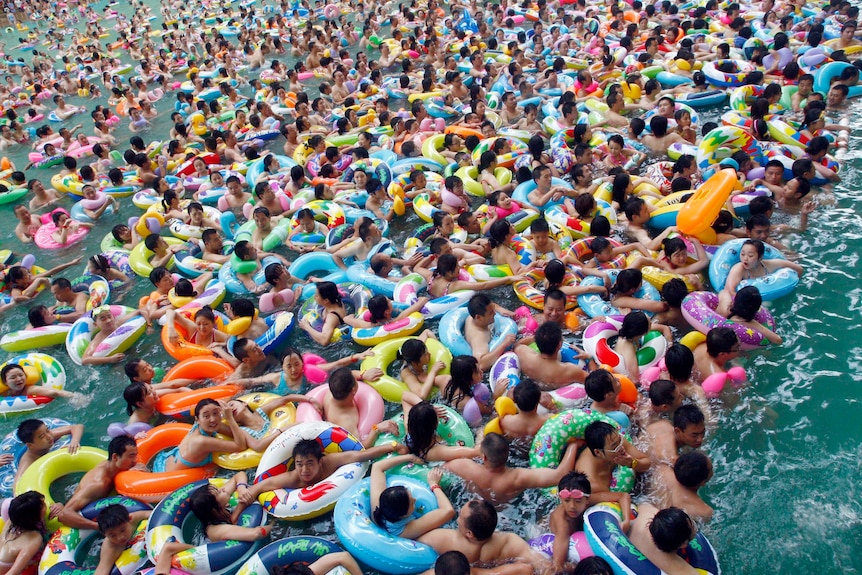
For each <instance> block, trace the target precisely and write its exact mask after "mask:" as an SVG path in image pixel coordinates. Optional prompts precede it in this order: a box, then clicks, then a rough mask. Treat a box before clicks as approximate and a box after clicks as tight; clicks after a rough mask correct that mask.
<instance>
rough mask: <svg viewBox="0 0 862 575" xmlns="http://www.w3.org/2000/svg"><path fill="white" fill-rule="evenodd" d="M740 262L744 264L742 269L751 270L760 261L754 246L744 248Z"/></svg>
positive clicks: (740, 252)
mask: <svg viewBox="0 0 862 575" xmlns="http://www.w3.org/2000/svg"><path fill="white" fill-rule="evenodd" d="M739 261H740V262H742V267H744V268H745V269H747V270H750V269H751V268H752V267H754V266H755V265H757V262H759V261H760V257H759V256H758V255H757V249H755V247H754V246H752V245H747V246H742V249H741V250H740V251H739Z"/></svg>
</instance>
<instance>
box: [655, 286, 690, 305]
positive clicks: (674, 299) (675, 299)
mask: <svg viewBox="0 0 862 575" xmlns="http://www.w3.org/2000/svg"><path fill="white" fill-rule="evenodd" d="M687 295H688V286H687V285H685V282H684V281H683V280H681V279H679V278H673V279H671V280H670V281H668V282H667V283H665V284H664V285H663V286H662V287H661V298H662V299H663V300H664V301H665V303H667V305H668V306H669V307H671V308H674V309H676V308H679V307H680V306H681V305H682V300H684V299H685V297H686V296H687Z"/></svg>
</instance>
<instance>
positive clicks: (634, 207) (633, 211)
mask: <svg viewBox="0 0 862 575" xmlns="http://www.w3.org/2000/svg"><path fill="white" fill-rule="evenodd" d="M645 205H646V202H645V201H644V200H643V199H642V198H631V199H630V200H628V201H627V202H626V203H625V206H624V207H623V211H625V213H626V218H628V220H629V221H631V219H632V218H633V217H635V216H637V215H638V214H640V213H641V210H642V209H643V207H644V206H645ZM680 241H682V240H680Z"/></svg>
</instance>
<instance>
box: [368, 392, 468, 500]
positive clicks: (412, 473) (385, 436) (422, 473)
mask: <svg viewBox="0 0 862 575" xmlns="http://www.w3.org/2000/svg"><path fill="white" fill-rule="evenodd" d="M442 407H443V409H445V410H446V417H445V418H440V420H439V421H438V423H437V435H438V436H440V439H441V440H442V441H443V443H445V444H446V445H451V446H458V447H475V445H476V443H475V441H474V440H473V431H472V430H471V429H470V426H469V425H467V422H466V421H465V420H464V418H463V417H462V416H461V414H460V413H458V412H457V411H456V410H454V409H452V408H451V407H449V406H448V405H443V406H442ZM392 421H394V422H395V424H396V425H397V426H398V435H392V434H391V433H381V434H380V435H379V436H378V438H377V441H375V442H374V445H386V444H389V443H392V442H393V441H397V442H399V443H404V438H405V437H406V436H407V430H406V429H405V428H404V414H401V415H399V416H398V417H396V418H395V419H393V420H392ZM396 455H397V453H392V454H389V455H386V456H384V457H381V458H380V459H381V460H382V459H388V458H390V457H395V456H396ZM431 467H432V466H431V465H429V464H423V465H415V464H413V463H407V464H404V465H399V466H397V467H393V468H392V469H390V470H389V471H387V473H388V474H390V475H406V476H407V477H412V478H413V479H417V480H419V481H427V480H428V471H429V470H430V469H431ZM449 475H450V474H444V475H443V480H442V481H441V483H442V484H444V485H446V484H447V478H448V477H449Z"/></svg>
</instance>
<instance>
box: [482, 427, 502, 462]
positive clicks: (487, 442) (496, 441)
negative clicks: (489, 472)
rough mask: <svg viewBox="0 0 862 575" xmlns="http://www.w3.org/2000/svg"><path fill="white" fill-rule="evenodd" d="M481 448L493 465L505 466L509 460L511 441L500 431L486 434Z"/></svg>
mask: <svg viewBox="0 0 862 575" xmlns="http://www.w3.org/2000/svg"><path fill="white" fill-rule="evenodd" d="M481 449H482V455H484V456H485V458H486V459H487V460H488V463H490V464H491V467H503V466H504V465H506V461H508V460H509V442H508V441H506V438H505V437H503V436H502V435H500V434H499V433H488V434H487V435H485V437H484V438H483V439H482V447H481Z"/></svg>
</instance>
